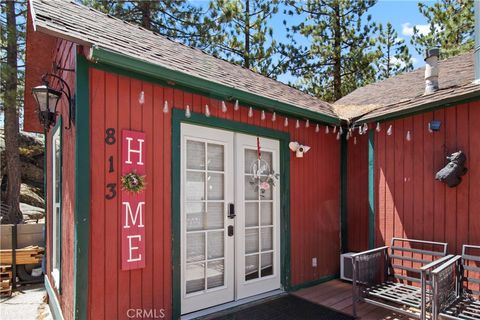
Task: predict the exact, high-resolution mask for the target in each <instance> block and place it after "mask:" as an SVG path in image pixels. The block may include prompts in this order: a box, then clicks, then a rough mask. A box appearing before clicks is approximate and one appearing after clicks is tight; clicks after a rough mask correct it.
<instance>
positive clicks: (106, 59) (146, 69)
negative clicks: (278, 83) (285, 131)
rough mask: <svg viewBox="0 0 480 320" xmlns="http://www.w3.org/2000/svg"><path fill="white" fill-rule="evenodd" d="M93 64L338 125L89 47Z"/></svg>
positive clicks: (333, 120)
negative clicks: (101, 64)
mask: <svg viewBox="0 0 480 320" xmlns="http://www.w3.org/2000/svg"><path fill="white" fill-rule="evenodd" d="M92 61H95V62H99V63H103V64H107V65H111V66H114V67H117V68H120V69H124V70H128V71H133V72H136V73H140V74H144V75H147V76H150V77H153V78H157V79H160V80H164V81H173V82H175V83H177V84H180V85H183V86H186V87H190V88H192V89H196V90H199V91H202V92H206V93H210V94H214V95H217V96H223V97H234V98H235V99H238V100H239V101H240V102H242V103H244V104H247V105H251V106H256V107H260V108H268V109H272V110H275V111H277V112H279V113H283V114H286V115H290V116H296V117H301V118H306V119H310V120H314V121H318V122H320V123H323V124H332V125H339V124H340V121H341V120H340V119H338V118H337V117H334V116H330V115H326V114H323V113H321V112H315V111H311V110H307V109H303V108H299V107H297V106H295V105H291V104H288V103H284V102H281V101H278V100H273V99H270V98H267V97H263V96H259V95H256V94H252V93H250V92H246V91H243V90H239V89H236V88H232V87H229V86H226V85H222V84H219V83H216V82H213V81H209V80H206V79H202V78H199V77H195V76H192V75H189V74H187V73H183V72H180V71H176V70H172V69H169V68H166V67H163V66H160V65H158V64H154V63H150V62H148V61H144V60H141V59H137V58H134V57H130V56H127V55H124V54H121V53H117V52H113V51H110V50H107V49H104V48H100V47H97V46H93V47H92Z"/></svg>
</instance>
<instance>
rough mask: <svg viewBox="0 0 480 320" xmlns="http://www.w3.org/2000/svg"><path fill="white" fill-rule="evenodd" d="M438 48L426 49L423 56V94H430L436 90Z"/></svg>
mask: <svg viewBox="0 0 480 320" xmlns="http://www.w3.org/2000/svg"><path fill="white" fill-rule="evenodd" d="M439 54H440V49H439V48H430V49H427V52H426V55H425V62H426V65H425V94H431V93H434V92H435V91H437V90H438V56H439Z"/></svg>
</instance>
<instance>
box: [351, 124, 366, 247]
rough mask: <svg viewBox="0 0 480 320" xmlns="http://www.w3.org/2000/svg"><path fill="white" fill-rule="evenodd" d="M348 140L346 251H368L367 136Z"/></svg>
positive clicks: (358, 136)
mask: <svg viewBox="0 0 480 320" xmlns="http://www.w3.org/2000/svg"><path fill="white" fill-rule="evenodd" d="M355 136H356V140H357V141H356V142H357V143H356V144H355V139H354V138H351V139H349V140H348V146H347V148H348V151H347V248H346V249H347V251H354V252H355V251H362V250H367V249H368V134H364V135H358V134H357V131H356V130H355Z"/></svg>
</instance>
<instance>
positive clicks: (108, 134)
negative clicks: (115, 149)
mask: <svg viewBox="0 0 480 320" xmlns="http://www.w3.org/2000/svg"><path fill="white" fill-rule="evenodd" d="M116 141H117V139H115V129H114V128H108V129H107V130H105V143H106V144H114V143H115V142H116Z"/></svg>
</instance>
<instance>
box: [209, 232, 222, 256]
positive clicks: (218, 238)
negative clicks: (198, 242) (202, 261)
mask: <svg viewBox="0 0 480 320" xmlns="http://www.w3.org/2000/svg"><path fill="white" fill-rule="evenodd" d="M223 236H224V234H223V231H211V232H209V233H208V236H207V239H208V240H207V247H208V255H207V256H208V259H216V258H222V257H223V255H224V247H223V240H224V239H223Z"/></svg>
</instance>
